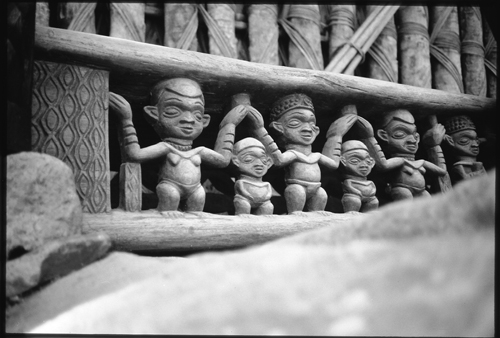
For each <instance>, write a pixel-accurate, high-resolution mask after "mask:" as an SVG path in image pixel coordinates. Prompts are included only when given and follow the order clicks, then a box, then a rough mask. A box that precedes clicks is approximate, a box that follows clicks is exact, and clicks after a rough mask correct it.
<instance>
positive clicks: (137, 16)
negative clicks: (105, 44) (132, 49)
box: [109, 2, 146, 42]
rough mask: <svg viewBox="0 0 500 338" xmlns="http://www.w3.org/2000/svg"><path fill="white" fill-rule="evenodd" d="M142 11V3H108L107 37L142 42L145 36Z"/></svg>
mask: <svg viewBox="0 0 500 338" xmlns="http://www.w3.org/2000/svg"><path fill="white" fill-rule="evenodd" d="M144 11H145V4H144V3H129V2H112V3H110V32H109V36H112V37H116V38H122V39H129V40H134V41H139V42H144V41H145V36H146V25H145V22H144Z"/></svg>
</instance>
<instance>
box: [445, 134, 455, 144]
mask: <svg viewBox="0 0 500 338" xmlns="http://www.w3.org/2000/svg"><path fill="white" fill-rule="evenodd" d="M443 140H445V141H446V142H447V143H448V144H449V145H450V146H452V147H454V146H455V141H453V137H451V136H450V135H448V134H444V139H443Z"/></svg>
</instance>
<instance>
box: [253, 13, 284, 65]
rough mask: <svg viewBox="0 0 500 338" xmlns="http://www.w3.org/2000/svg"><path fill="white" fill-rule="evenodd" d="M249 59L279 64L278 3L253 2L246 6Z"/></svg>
mask: <svg viewBox="0 0 500 338" xmlns="http://www.w3.org/2000/svg"><path fill="white" fill-rule="evenodd" d="M248 38H249V41H250V46H249V52H250V61H252V62H258V63H267V64H270V65H279V54H278V38H279V27H278V5H274V4H265V5H263V4H253V5H250V6H249V7H248Z"/></svg>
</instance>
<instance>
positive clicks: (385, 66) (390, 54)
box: [365, 5, 398, 82]
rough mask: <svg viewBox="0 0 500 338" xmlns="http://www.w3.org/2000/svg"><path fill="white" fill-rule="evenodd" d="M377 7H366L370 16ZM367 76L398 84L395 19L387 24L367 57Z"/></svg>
mask: <svg viewBox="0 0 500 338" xmlns="http://www.w3.org/2000/svg"><path fill="white" fill-rule="evenodd" d="M375 8H376V6H373V5H372V6H366V10H367V15H369V14H370V13H371V12H373V10H374V9H375ZM365 63H366V71H367V73H366V76H368V77H369V78H372V79H378V80H384V81H390V82H398V40H397V33H396V26H395V23H394V17H392V18H391V19H390V20H389V22H388V23H387V24H386V26H385V27H384V29H383V30H382V32H381V33H380V35H379V36H378V37H377V39H376V40H375V42H374V43H373V45H372V46H371V47H370V49H369V50H368V53H367V55H366V61H365Z"/></svg>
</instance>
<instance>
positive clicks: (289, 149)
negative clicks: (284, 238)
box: [248, 94, 356, 214]
mask: <svg viewBox="0 0 500 338" xmlns="http://www.w3.org/2000/svg"><path fill="white" fill-rule="evenodd" d="M248 116H249V117H250V118H251V119H252V120H253V121H254V123H255V124H256V132H255V133H256V135H257V137H258V138H259V139H260V140H261V141H262V143H263V144H264V145H265V147H266V150H267V152H268V154H270V156H271V159H272V160H273V163H274V165H276V166H277V167H285V182H286V185H287V187H286V188H285V192H284V197H285V201H286V205H287V211H288V213H289V214H300V213H302V211H303V210H304V207H305V208H306V209H307V210H308V211H323V210H324V209H325V206H326V202H327V194H326V192H325V190H324V189H323V188H322V187H321V169H320V167H319V165H322V166H325V167H326V168H329V169H332V170H335V169H337V168H338V166H339V161H340V160H339V158H340V143H341V142H342V136H343V135H344V134H345V132H346V131H347V130H349V128H350V127H351V126H352V124H353V123H354V122H356V116H355V115H352V116H344V117H342V118H341V119H338V120H336V121H335V122H333V123H332V125H331V126H330V129H329V132H328V134H327V137H328V138H329V140H328V141H327V143H328V146H329V148H328V149H329V150H330V149H331V151H328V152H327V153H328V154H329V156H325V155H323V154H322V153H313V152H312V143H313V142H314V140H315V139H316V137H317V136H318V134H319V127H318V126H316V116H315V115H314V106H313V103H312V101H311V99H310V98H309V97H308V96H307V95H305V94H291V95H287V96H285V97H283V98H281V99H279V100H278V101H277V102H276V103H275V104H274V105H273V108H272V111H271V123H270V127H271V128H272V129H274V130H275V131H276V132H277V133H278V134H279V135H280V136H279V138H280V139H279V141H280V142H281V143H282V144H283V147H284V148H285V152H281V150H280V149H279V148H278V146H277V145H276V143H275V142H274V140H273V139H272V137H271V136H270V135H269V134H268V133H267V131H266V129H265V128H264V123H263V120H262V116H260V113H259V112H258V111H256V110H255V109H253V108H252V110H251V111H250V113H249V115H248Z"/></svg>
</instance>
